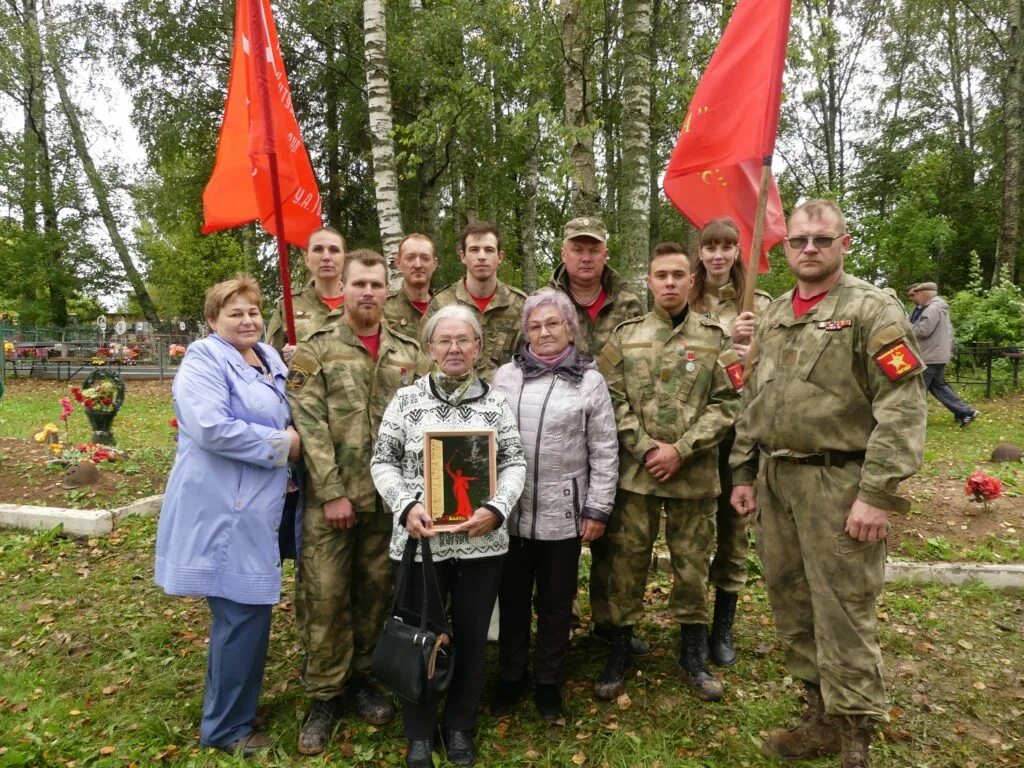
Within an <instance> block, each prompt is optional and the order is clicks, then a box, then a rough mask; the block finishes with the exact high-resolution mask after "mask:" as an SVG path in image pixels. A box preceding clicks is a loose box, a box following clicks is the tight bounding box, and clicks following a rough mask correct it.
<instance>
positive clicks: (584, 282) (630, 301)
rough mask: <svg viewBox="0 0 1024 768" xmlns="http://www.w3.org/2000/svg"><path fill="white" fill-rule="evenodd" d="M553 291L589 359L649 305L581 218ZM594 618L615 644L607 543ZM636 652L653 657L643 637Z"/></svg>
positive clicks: (595, 576)
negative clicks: (566, 306)
mask: <svg viewBox="0 0 1024 768" xmlns="http://www.w3.org/2000/svg"><path fill="white" fill-rule="evenodd" d="M551 287H552V288H556V289H557V290H559V291H562V292H563V293H565V294H566V295H567V296H568V297H569V298H570V299H571V300H572V303H573V306H574V307H575V308H576V316H577V319H578V320H579V327H580V332H579V334H577V338H576V340H575V344H576V346H577V348H578V349H579V350H580V351H581V352H584V353H589V354H591V355H595V356H596V355H598V354H600V352H601V350H602V349H603V348H604V345H605V343H607V341H608V337H609V336H611V333H612V330H613V329H614V328H615V326H617V325H618V324H619V323H621V322H623V321H624V320H629V319H630V318H633V317H640V315H642V314H643V313H644V304H643V302H642V301H641V300H640V297H639V296H637V294H635V293H634V292H633V291H631V290H629V288H628V286H627V283H626V281H625V280H623V279H622V278H621V277H620V276H619V274H618V273H617V272H616V271H615V270H614V269H612V268H611V267H609V266H608V227H606V226H605V225H604V222H603V221H602V220H601V219H599V218H597V217H596V216H580V217H578V218H575V219H572V220H571V221H569V222H568V223H567V224H566V225H565V231H564V237H563V239H562V263H561V264H559V265H558V268H557V269H556V270H555V274H554V275H553V276H552V277H551ZM590 556H591V559H590V615H591V617H592V618H593V632H594V636H595V637H596V638H598V639H600V640H603V641H604V642H610V641H611V615H610V614H609V612H608V579H609V575H610V574H609V557H608V541H607V539H606V538H605V537H601V538H600V539H596V540H594V541H592V542H590ZM631 644H632V652H633V653H634V654H637V655H642V654H646V653H650V648H649V647H648V646H647V644H646V643H644V642H643V641H642V640H641V639H640V638H639V637H634V638H633V639H632V641H631Z"/></svg>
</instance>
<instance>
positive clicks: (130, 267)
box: [42, 0, 160, 325]
mask: <svg viewBox="0 0 1024 768" xmlns="http://www.w3.org/2000/svg"><path fill="white" fill-rule="evenodd" d="M42 4H43V13H44V14H45V15H46V24H47V32H46V57H47V59H48V60H49V62H50V67H51V69H52V70H53V82H54V84H55V85H56V86H57V95H58V96H59V97H60V104H61V109H62V110H63V112H64V116H65V117H66V118H67V121H68V129H69V130H70V131H71V142H72V144H74V147H75V154H77V155H78V160H79V162H81V163H82V168H83V169H84V170H85V175H86V178H88V179H89V186H90V187H91V188H92V193H93V196H95V198H96V205H97V207H98V208H99V210H100V218H101V219H103V225H104V226H105V227H106V229H107V234H108V235H109V237H110V244H111V245H112V246H113V247H114V251H115V252H116V253H117V257H118V259H120V261H121V266H122V267H123V268H124V273H125V276H126V277H127V278H128V282H129V284H130V285H131V287H132V290H133V291H134V292H135V298H136V299H137V300H138V302H139V307H140V308H141V309H142V313H143V314H144V315H145V316H146V320H148V321H149V322H150V323H151V324H152V325H159V324H160V317H159V315H157V312H156V306H155V305H154V304H153V299H152V298H150V296H149V291H147V290H146V284H145V283H144V282H143V281H142V275H140V274H139V270H138V269H137V268H136V267H135V263H134V262H133V261H132V257H131V254H130V253H129V252H128V246H127V245H125V242H124V238H122V237H121V230H120V229H118V226H117V219H115V218H114V211H113V209H112V208H111V206H110V195H109V194H108V193H107V185H106V182H104V181H103V178H102V177H101V176H100V172H99V170H97V168H96V163H95V162H93V159H92V155H91V154H90V153H89V145H88V142H87V141H86V139H85V131H83V130H82V122H81V120H79V118H78V107H77V106H75V103H74V102H73V101H72V100H71V94H70V92H69V91H68V82H67V78H66V77H65V76H64V70H63V69H61V63H60V55H59V53H58V49H57V41H56V40H55V39H54V31H53V23H54V20H53V15H52V14H51V12H50V4H49V2H48V0H42Z"/></svg>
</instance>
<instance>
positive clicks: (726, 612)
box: [708, 589, 739, 667]
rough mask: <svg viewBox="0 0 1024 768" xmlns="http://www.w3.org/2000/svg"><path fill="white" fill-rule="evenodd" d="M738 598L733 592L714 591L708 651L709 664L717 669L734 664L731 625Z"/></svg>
mask: <svg viewBox="0 0 1024 768" xmlns="http://www.w3.org/2000/svg"><path fill="white" fill-rule="evenodd" d="M738 597H739V596H738V595H736V594H735V593H733V592H726V591H725V590H722V589H716V590H715V620H714V622H713V623H712V624H711V637H710V638H708V651H709V655H710V657H711V663H712V664H715V665H716V666H719V667H728V666H729V665H730V664H735V663H736V649H735V648H734V647H733V644H732V624H733V621H734V620H735V619H736V600H737V598H738Z"/></svg>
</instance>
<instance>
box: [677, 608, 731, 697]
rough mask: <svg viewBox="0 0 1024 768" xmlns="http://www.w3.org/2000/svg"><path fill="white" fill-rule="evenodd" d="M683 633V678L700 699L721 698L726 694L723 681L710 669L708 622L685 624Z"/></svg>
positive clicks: (682, 628) (680, 658)
mask: <svg viewBox="0 0 1024 768" xmlns="http://www.w3.org/2000/svg"><path fill="white" fill-rule="evenodd" d="M681 634H682V648H681V651H680V653H679V668H680V670H682V673H683V679H684V680H685V681H686V682H687V683H689V685H690V687H691V688H692V689H693V691H694V693H695V694H697V698H698V699H701V700H703V701H718V700H720V699H721V698H722V697H723V696H724V695H725V691H724V689H723V688H722V681H721V680H719V679H718V678H717V677H715V676H714V675H713V674H711V672H710V671H709V670H708V627H707V624H683V625H681Z"/></svg>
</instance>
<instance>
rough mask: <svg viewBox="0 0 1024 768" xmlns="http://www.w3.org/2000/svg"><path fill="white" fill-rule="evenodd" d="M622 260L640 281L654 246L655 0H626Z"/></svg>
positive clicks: (629, 274)
mask: <svg viewBox="0 0 1024 768" xmlns="http://www.w3.org/2000/svg"><path fill="white" fill-rule="evenodd" d="M622 18H623V24H622V28H623V41H622V46H623V88H622V173H621V183H622V186H621V190H622V191H621V194H620V196H619V201H620V205H619V231H620V233H621V237H622V252H621V259H620V265H621V267H622V271H623V273H624V274H625V275H626V277H627V278H629V279H631V280H633V281H634V282H635V281H638V280H639V278H640V275H642V274H643V272H644V271H645V265H646V264H647V252H648V250H649V249H650V202H651V181H650V175H649V167H650V144H651V124H650V120H651V58H650V57H651V0H624V1H623V3H622Z"/></svg>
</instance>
